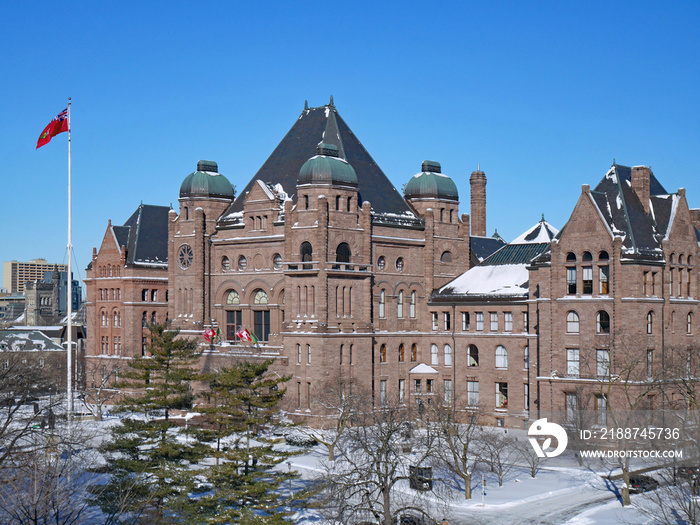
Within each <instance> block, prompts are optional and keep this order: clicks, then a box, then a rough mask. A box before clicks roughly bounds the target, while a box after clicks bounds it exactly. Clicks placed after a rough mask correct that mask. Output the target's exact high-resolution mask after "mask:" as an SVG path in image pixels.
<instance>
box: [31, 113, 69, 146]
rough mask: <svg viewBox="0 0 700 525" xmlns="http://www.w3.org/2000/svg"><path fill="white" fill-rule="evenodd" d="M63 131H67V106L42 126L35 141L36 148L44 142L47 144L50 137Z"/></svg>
mask: <svg viewBox="0 0 700 525" xmlns="http://www.w3.org/2000/svg"><path fill="white" fill-rule="evenodd" d="M64 131H68V108H66V109H64V110H63V111H61V112H60V113H59V114H58V115H56V116H55V117H54V118H53V120H52V121H51V122H49V125H48V126H46V127H45V128H44V131H42V132H41V135H39V140H37V141H36V149H39V148H40V147H42V146H43V145H44V144H48V143H49V142H51V139H52V138H54V137H55V136H56V135H58V134H59V133H63V132H64Z"/></svg>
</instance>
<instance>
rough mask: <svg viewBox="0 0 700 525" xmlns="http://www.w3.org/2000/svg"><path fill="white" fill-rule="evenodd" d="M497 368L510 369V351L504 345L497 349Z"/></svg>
mask: <svg viewBox="0 0 700 525" xmlns="http://www.w3.org/2000/svg"><path fill="white" fill-rule="evenodd" d="M496 368H508V350H506V347H505V346H503V345H498V346H497V347H496Z"/></svg>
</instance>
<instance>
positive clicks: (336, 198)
mask: <svg viewBox="0 0 700 525" xmlns="http://www.w3.org/2000/svg"><path fill="white" fill-rule="evenodd" d="M335 209H336V210H337V211H340V195H336V196H335Z"/></svg>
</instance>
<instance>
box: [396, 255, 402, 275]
mask: <svg viewBox="0 0 700 525" xmlns="http://www.w3.org/2000/svg"><path fill="white" fill-rule="evenodd" d="M396 269H397V270H398V271H399V272H403V257H399V258H398V259H396Z"/></svg>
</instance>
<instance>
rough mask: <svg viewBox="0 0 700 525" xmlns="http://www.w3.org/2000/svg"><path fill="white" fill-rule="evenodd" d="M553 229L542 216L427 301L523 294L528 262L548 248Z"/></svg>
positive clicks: (527, 278) (526, 283) (501, 297)
mask: <svg viewBox="0 0 700 525" xmlns="http://www.w3.org/2000/svg"><path fill="white" fill-rule="evenodd" d="M557 233H558V230H557V229H556V228H554V227H552V225H550V224H549V223H548V222H547V221H545V220H544V217H542V220H540V222H538V223H537V224H536V225H535V226H533V227H532V228H530V229H528V230H527V231H526V232H524V233H523V234H522V235H520V236H519V237H518V238H517V239H515V240H514V241H513V242H512V243H510V244H507V245H506V246H503V247H502V248H501V249H499V250H498V251H496V252H495V253H493V254H492V255H491V256H489V257H487V258H486V259H485V260H484V261H483V262H482V263H481V264H479V265H477V266H474V267H473V268H470V269H469V270H468V271H466V272H465V273H463V274H462V275H460V276H459V277H457V278H456V279H453V280H452V281H450V282H449V283H447V284H446V285H445V286H443V287H442V288H440V289H439V290H438V291H437V292H436V293H435V294H433V296H432V297H431V301H455V300H467V299H487V298H488V299H524V298H526V297H527V296H528V288H529V273H528V266H529V264H530V262H531V261H532V260H534V259H536V258H537V257H539V256H540V255H542V254H543V253H544V252H546V251H547V250H549V247H550V245H551V242H550V241H551V239H552V238H554V236H555V235H556V234H557ZM547 239H548V240H547ZM545 240H546V242H542V241H545Z"/></svg>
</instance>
